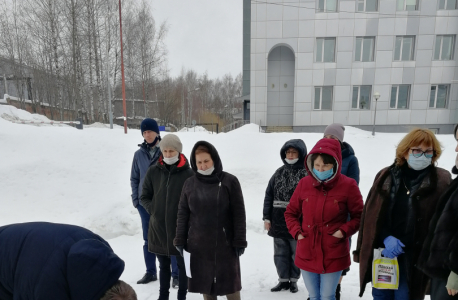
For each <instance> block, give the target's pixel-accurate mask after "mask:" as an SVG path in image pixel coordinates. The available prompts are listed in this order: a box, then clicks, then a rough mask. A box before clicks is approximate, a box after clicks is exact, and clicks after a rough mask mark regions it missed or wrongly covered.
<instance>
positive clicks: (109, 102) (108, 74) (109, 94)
mask: <svg viewBox="0 0 458 300" xmlns="http://www.w3.org/2000/svg"><path fill="white" fill-rule="evenodd" d="M108 16H109V15H108ZM105 26H106V30H108V36H110V32H109V28H110V27H109V24H108V26H107V20H106V19H105ZM106 52H107V58H106V60H107V63H106V69H107V70H106V72H107V92H108V118H109V119H110V129H113V112H112V108H111V87H110V71H109V69H110V68H109V66H108V62H109V57H108V56H109V54H108V52H109V51H108V43H107V49H106Z"/></svg>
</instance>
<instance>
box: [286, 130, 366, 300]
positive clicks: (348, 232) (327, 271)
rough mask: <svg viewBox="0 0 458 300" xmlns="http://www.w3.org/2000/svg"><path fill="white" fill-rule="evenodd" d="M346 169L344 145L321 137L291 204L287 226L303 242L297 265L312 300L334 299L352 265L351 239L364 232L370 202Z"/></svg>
mask: <svg viewBox="0 0 458 300" xmlns="http://www.w3.org/2000/svg"><path fill="white" fill-rule="evenodd" d="M341 167H342V156H341V151H340V143H339V142H338V141H336V140H334V139H322V140H320V141H318V143H317V144H316V145H315V147H313V149H312V151H310V153H309V154H308V155H307V158H306V168H307V172H308V173H309V176H306V177H304V178H302V179H301V180H300V181H299V185H298V186H297V188H296V190H295V191H294V194H293V196H292V197H291V200H290V202H289V204H288V206H287V207H286V212H285V219H286V225H287V226H288V230H289V233H290V234H291V236H293V237H294V238H295V239H297V241H298V242H297V248H296V259H295V263H296V266H298V267H299V268H300V269H302V278H303V279H304V283H305V286H306V288H307V291H308V292H309V296H310V299H317V300H320V299H333V300H334V299H335V290H336V287H337V284H338V282H339V279H340V275H341V274H342V270H345V269H346V268H348V267H349V266H350V264H351V260H350V250H349V242H348V238H349V237H350V236H352V235H353V234H355V233H356V232H357V231H358V228H359V222H360V218H361V212H362V210H363V206H364V204H363V199H362V196H361V192H360V191H359V188H358V186H357V185H356V181H355V180H353V179H351V178H349V177H347V176H345V175H342V174H341V173H340V172H341ZM348 215H350V220H349V221H348Z"/></svg>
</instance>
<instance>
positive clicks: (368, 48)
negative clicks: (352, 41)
mask: <svg viewBox="0 0 458 300" xmlns="http://www.w3.org/2000/svg"><path fill="white" fill-rule="evenodd" d="M374 45H375V37H357V38H356V47H355V61H374Z"/></svg>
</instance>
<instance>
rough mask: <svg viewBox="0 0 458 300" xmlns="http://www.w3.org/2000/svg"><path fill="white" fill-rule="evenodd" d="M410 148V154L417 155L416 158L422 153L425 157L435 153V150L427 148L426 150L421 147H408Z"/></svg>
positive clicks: (430, 156)
mask: <svg viewBox="0 0 458 300" xmlns="http://www.w3.org/2000/svg"><path fill="white" fill-rule="evenodd" d="M410 150H412V155H413V156H415V157H417V158H418V157H420V156H422V155H423V154H424V155H425V157H426V158H432V157H433V156H434V154H435V153H436V151H434V150H429V149H428V150H426V151H423V150H421V149H416V148H410Z"/></svg>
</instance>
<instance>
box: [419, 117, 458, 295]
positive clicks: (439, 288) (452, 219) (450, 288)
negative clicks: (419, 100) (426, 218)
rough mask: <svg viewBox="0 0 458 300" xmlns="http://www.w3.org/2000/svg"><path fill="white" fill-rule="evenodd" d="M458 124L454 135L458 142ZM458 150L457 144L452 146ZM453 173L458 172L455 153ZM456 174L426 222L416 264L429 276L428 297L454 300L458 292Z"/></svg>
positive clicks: (457, 182) (457, 178)
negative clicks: (428, 222)
mask: <svg viewBox="0 0 458 300" xmlns="http://www.w3.org/2000/svg"><path fill="white" fill-rule="evenodd" d="M457 131H458V125H457V126H455V130H454V137H455V139H456V141H458V135H457ZM455 152H458V145H457V146H456V148H455ZM452 173H453V174H455V175H457V174H458V156H457V159H456V160H455V165H454V166H453V168H452ZM457 190H458V177H456V178H455V179H454V180H453V181H452V183H451V184H450V186H449V187H448V189H447V190H446V191H445V192H444V193H443V194H442V197H441V199H440V200H439V203H438V204H437V209H436V213H435V214H434V217H433V219H432V220H431V223H430V224H429V232H428V236H427V237H426V240H425V242H424V244H423V250H422V251H421V254H420V259H419V263H418V267H419V268H420V269H421V270H422V271H423V272H425V273H426V275H428V276H429V277H431V300H453V299H458V297H454V296H456V295H457V294H458V222H457V220H456V218H457V216H458V193H457Z"/></svg>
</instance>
